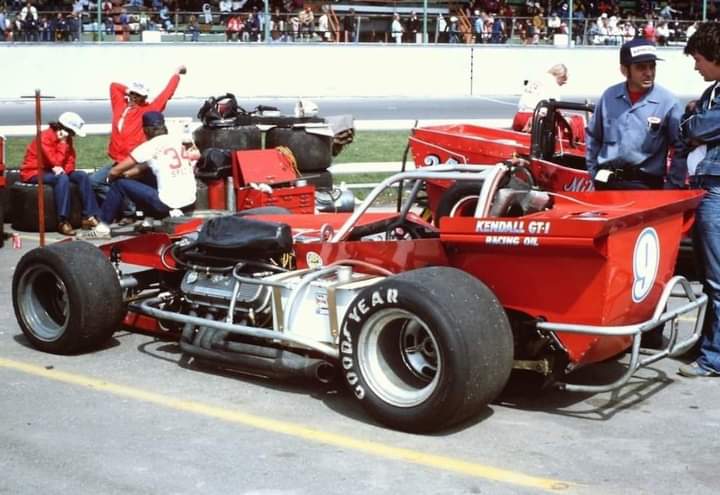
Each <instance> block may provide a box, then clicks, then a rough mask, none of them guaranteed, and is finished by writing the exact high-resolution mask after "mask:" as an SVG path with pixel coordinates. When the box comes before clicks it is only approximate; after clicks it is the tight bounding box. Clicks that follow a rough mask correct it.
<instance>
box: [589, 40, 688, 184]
mask: <svg viewBox="0 0 720 495" xmlns="http://www.w3.org/2000/svg"><path fill="white" fill-rule="evenodd" d="M656 60H661V59H658V58H657V55H656V53H655V45H654V44H653V43H650V42H649V41H647V40H645V39H634V40H632V41H628V42H627V43H625V44H624V45H623V46H622V47H621V48H620V71H621V72H622V74H623V76H625V82H622V83H620V84H616V85H614V86H611V87H609V88H608V89H607V90H605V92H604V93H603V95H602V97H601V98H600V101H599V102H598V103H597V105H596V106H595V112H594V113H593V116H592V118H591V119H590V123H589V124H588V127H587V132H586V152H585V157H586V162H587V169H588V172H589V173H590V176H591V177H592V178H593V180H594V183H595V188H596V189H662V188H664V187H678V188H681V187H684V185H685V176H686V166H685V160H684V154H683V153H680V152H677V150H678V149H679V148H681V147H682V143H681V141H680V133H679V127H680V118H681V115H682V110H681V109H680V104H679V103H678V101H677V99H676V98H675V97H674V96H673V95H672V94H671V93H670V92H669V91H667V90H666V89H664V88H662V87H660V86H658V85H656V84H655V61H656ZM669 148H674V149H675V150H676V153H674V155H673V158H672V163H671V165H670V170H669V171H668V170H667V157H668V150H669Z"/></svg>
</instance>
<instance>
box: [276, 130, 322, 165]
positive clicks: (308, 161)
mask: <svg viewBox="0 0 720 495" xmlns="http://www.w3.org/2000/svg"><path fill="white" fill-rule="evenodd" d="M277 146H286V147H288V148H290V151H292V152H293V155H294V156H295V161H296V162H297V166H298V170H300V172H322V171H324V170H327V168H328V167H329V166H330V164H331V163H332V138H331V137H330V136H319V135H317V134H310V133H308V132H305V130H304V129H288V128H285V127H273V128H272V129H270V130H269V131H267V134H266V135H265V148H267V149H270V148H275V147H277Z"/></svg>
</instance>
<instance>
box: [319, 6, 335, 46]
mask: <svg viewBox="0 0 720 495" xmlns="http://www.w3.org/2000/svg"><path fill="white" fill-rule="evenodd" d="M321 10H322V14H321V15H320V18H319V19H318V33H320V39H321V40H322V41H331V40H332V36H333V33H332V32H331V31H330V19H329V18H328V10H329V7H328V6H327V5H323V6H322V9H321Z"/></svg>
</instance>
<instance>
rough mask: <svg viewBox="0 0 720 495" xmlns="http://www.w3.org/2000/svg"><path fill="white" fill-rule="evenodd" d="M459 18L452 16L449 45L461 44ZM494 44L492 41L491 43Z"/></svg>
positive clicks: (448, 30)
mask: <svg viewBox="0 0 720 495" xmlns="http://www.w3.org/2000/svg"><path fill="white" fill-rule="evenodd" d="M458 22H459V21H458V18H457V16H454V15H453V16H450V22H449V23H448V27H447V32H448V43H451V44H456V43H460V26H459V24H458ZM491 43H492V41H491Z"/></svg>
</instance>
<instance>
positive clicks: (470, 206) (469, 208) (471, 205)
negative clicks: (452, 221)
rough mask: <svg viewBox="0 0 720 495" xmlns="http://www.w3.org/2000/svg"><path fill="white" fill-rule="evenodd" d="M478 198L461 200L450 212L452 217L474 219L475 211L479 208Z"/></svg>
mask: <svg viewBox="0 0 720 495" xmlns="http://www.w3.org/2000/svg"><path fill="white" fill-rule="evenodd" d="M477 202H478V197H477V195H471V196H465V197H463V198H460V199H459V200H458V201H457V203H455V204H454V205H453V207H452V209H451V210H450V214H449V215H448V216H450V217H457V216H460V217H472V216H474V215H475V209H476V208H477Z"/></svg>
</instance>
